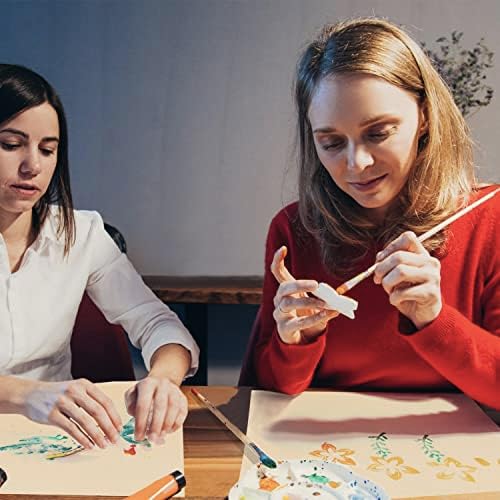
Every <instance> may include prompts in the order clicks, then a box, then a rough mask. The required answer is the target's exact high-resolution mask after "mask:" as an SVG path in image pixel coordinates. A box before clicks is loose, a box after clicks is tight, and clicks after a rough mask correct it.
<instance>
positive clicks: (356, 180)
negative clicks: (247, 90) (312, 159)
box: [309, 74, 424, 221]
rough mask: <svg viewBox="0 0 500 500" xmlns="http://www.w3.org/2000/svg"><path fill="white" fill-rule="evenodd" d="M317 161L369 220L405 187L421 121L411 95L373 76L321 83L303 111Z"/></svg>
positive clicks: (378, 215) (376, 217)
mask: <svg viewBox="0 0 500 500" xmlns="http://www.w3.org/2000/svg"><path fill="white" fill-rule="evenodd" d="M309 121H310V123H311V128H312V131H313V136H314V144H315V147H316V151H317V154H318V157H319V159H320V161H321V163H322V164H323V166H324V167H325V168H326V170H327V171H328V173H329V174H330V176H331V177H332V179H333V181H334V182H335V184H337V186H338V187H339V188H340V189H341V190H342V191H344V192H345V193H346V194H348V195H349V196H350V197H352V198H353V199H354V200H355V201H356V202H357V203H358V204H359V205H361V206H362V207H364V208H366V209H368V210H367V213H368V214H369V216H370V217H371V218H372V220H374V221H381V220H383V218H384V216H385V214H386V212H387V209H388V208H389V207H390V205H391V203H392V202H393V201H394V200H395V198H396V197H397V195H398V193H399V192H400V191H401V189H402V188H403V186H404V185H405V183H406V181H407V179H408V174H409V172H410V169H411V167H412V166H413V164H414V162H415V158H416V155H417V146H418V138H419V136H420V134H421V132H423V126H424V119H423V113H422V112H421V110H420V108H419V105H418V102H417V100H416V99H415V97H414V96H413V95H411V94H410V93H408V92H406V91H404V90H402V89H400V88H399V87H396V86H394V85H392V84H390V83H388V82H386V81H385V80H383V79H381V78H378V77H376V76H371V75H365V74H351V75H342V76H337V77H335V78H326V79H324V80H323V81H322V82H321V83H320V85H319V87H318V89H317V91H316V93H315V95H314V97H313V99H312V101H311V105H310V107H309Z"/></svg>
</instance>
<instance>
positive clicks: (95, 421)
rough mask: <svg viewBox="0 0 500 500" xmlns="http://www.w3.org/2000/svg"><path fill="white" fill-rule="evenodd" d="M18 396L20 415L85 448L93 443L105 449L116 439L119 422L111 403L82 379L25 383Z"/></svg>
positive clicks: (93, 386)
mask: <svg viewBox="0 0 500 500" xmlns="http://www.w3.org/2000/svg"><path fill="white" fill-rule="evenodd" d="M22 393H23V394H24V396H23V399H22V401H23V403H22V408H23V414H24V416H26V417H28V418H29V419H31V420H33V421H35V422H39V423H41V424H50V425H56V426H58V427H60V428H61V429H63V430H64V431H66V432H67V433H68V434H69V435H70V436H71V437H72V438H73V439H75V440H76V441H78V443H80V444H81V445H82V446H84V447H85V448H87V449H91V448H93V447H94V443H95V444H96V445H97V446H99V447H100V448H106V447H107V446H108V443H109V442H110V441H111V442H113V443H116V442H117V441H118V439H119V437H120V435H119V432H120V430H121V419H120V416H119V415H118V412H117V411H116V409H115V407H114V405H113V402H112V401H111V399H110V398H109V397H108V396H106V394H104V393H103V392H102V391H101V390H100V389H98V388H97V387H96V386H95V385H94V384H93V383H92V382H89V381H88V380H86V379H78V380H71V381H67V382H38V381H29V382H28V381H26V383H25V384H23V391H22ZM89 438H90V439H89Z"/></svg>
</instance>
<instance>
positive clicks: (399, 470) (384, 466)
mask: <svg viewBox="0 0 500 500" xmlns="http://www.w3.org/2000/svg"><path fill="white" fill-rule="evenodd" d="M370 458H371V459H372V461H373V463H372V464H370V465H369V466H368V470H372V471H376V472H378V471H380V472H385V473H386V474H387V475H388V476H389V477H390V478H391V479H394V480H395V481H397V480H399V479H401V478H402V477H403V474H420V471H419V470H417V469H415V468H414V467H411V466H409V465H405V464H404V460H403V459H402V458H401V457H397V456H391V457H389V458H382V457H373V456H372V457H370Z"/></svg>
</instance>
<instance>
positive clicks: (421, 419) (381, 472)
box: [241, 391, 500, 498]
mask: <svg viewBox="0 0 500 500" xmlns="http://www.w3.org/2000/svg"><path fill="white" fill-rule="evenodd" d="M248 436H249V438H250V439H251V440H252V441H254V442H255V443H257V445H258V446H260V447H261V448H262V449H263V450H264V451H266V452H267V453H268V454H269V455H271V456H272V457H273V458H275V459H291V458H319V459H321V458H323V459H325V460H327V461H330V462H334V463H340V464H344V465H346V466H348V467H351V468H352V469H353V470H354V471H355V472H356V473H358V474H360V475H362V476H364V477H366V478H367V479H370V480H372V481H374V482H376V483H378V484H379V485H380V486H382V487H383V488H384V489H385V490H386V491H387V493H388V494H389V495H390V496H392V497H395V498H405V497H408V496H412V497H415V496H426V495H446V494H454V493H477V492H486V491H489V492H491V491H495V492H497V491H498V492H500V432H499V431H498V427H497V425H496V424H495V423H494V422H493V421H491V419H489V418H488V417H487V416H486V415H485V414H484V413H483V412H482V411H481V410H480V408H479V407H478V406H477V405H476V403H474V402H473V401H472V400H470V399H469V398H467V397H466V396H463V395H461V394H387V393H352V392H319V391H318V392H316V391H315V392H305V393H303V394H300V395H299V396H286V395H283V394H277V393H273V392H266V391H252V396H251V402H250V412H249V421H248ZM249 466H250V461H249V460H248V458H247V457H245V458H244V460H243V463H242V469H241V474H243V473H244V471H246V470H247V469H248V467H249Z"/></svg>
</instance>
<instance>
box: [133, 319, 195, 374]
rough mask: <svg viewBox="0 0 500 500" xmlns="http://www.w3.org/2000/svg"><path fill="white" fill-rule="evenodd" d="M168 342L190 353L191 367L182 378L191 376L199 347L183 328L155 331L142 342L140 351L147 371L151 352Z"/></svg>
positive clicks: (151, 355) (149, 368)
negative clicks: (149, 337)
mask: <svg viewBox="0 0 500 500" xmlns="http://www.w3.org/2000/svg"><path fill="white" fill-rule="evenodd" d="M168 344H179V345H181V346H182V347H184V348H186V349H187V350H188V351H189V352H190V353H191V367H190V368H189V371H188V372H187V374H186V376H185V377H184V380H185V379H186V378H188V377H192V376H193V375H194V374H195V373H196V372H197V370H198V366H199V359H200V349H199V347H198V345H197V344H196V342H195V341H194V339H193V338H192V337H191V335H190V334H189V332H188V331H187V330H184V329H173V328H168V329H165V330H163V331H161V332H155V334H154V335H153V336H152V338H151V339H149V340H148V341H147V342H146V343H145V344H144V346H143V347H142V349H141V352H142V358H143V359H144V364H145V365H146V369H147V370H148V372H149V371H150V370H151V358H152V357H153V354H154V353H155V352H156V350H157V349H159V348H160V347H161V346H163V345H168Z"/></svg>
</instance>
